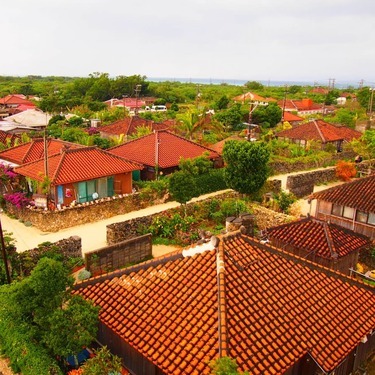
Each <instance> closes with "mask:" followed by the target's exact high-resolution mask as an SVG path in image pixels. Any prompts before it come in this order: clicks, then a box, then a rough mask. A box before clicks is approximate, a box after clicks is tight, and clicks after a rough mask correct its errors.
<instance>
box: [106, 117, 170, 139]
mask: <svg viewBox="0 0 375 375" xmlns="http://www.w3.org/2000/svg"><path fill="white" fill-rule="evenodd" d="M141 126H142V127H148V128H150V129H151V131H154V130H167V129H169V128H170V124H169V123H167V122H165V123H155V122H154V121H152V120H146V119H144V118H142V117H138V116H132V117H126V118H124V119H122V120H117V121H115V122H114V123H112V124H109V125H106V126H102V127H100V128H99V131H100V132H102V133H107V134H112V135H121V134H124V135H131V134H134V133H136V131H137V128H138V127H141Z"/></svg>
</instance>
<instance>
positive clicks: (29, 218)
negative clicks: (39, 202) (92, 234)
mask: <svg viewBox="0 0 375 375" xmlns="http://www.w3.org/2000/svg"><path fill="white" fill-rule="evenodd" d="M145 207H147V203H145V202H142V201H141V199H140V196H139V194H138V193H136V194H131V195H124V196H121V197H114V198H105V199H99V200H97V201H93V202H90V203H83V204H79V205H76V206H74V207H65V208H63V209H61V210H56V211H44V210H42V209H37V208H34V209H29V208H23V209H22V210H19V209H16V208H15V207H14V206H13V205H11V204H10V203H8V202H7V204H6V211H7V212H8V213H10V214H11V215H14V216H16V217H17V219H19V220H21V221H22V222H24V223H30V224H32V225H33V226H35V227H37V228H38V229H40V230H41V231H43V232H57V231H59V230H60V229H64V228H69V227H72V226H75V225H80V224H85V223H92V222H96V221H99V220H103V219H108V218H110V217H112V216H116V215H122V214H126V213H128V212H131V211H134V210H139V209H142V208H145Z"/></svg>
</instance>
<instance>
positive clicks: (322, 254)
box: [267, 217, 371, 275]
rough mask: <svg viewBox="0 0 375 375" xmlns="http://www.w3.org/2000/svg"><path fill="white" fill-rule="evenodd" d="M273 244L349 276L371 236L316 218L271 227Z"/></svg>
mask: <svg viewBox="0 0 375 375" xmlns="http://www.w3.org/2000/svg"><path fill="white" fill-rule="evenodd" d="M267 238H268V240H269V241H270V243H271V244H272V245H273V246H276V247H278V248H280V249H283V250H285V251H288V252H291V253H292V254H294V255H297V256H300V257H302V258H305V259H309V260H311V261H312V262H315V263H319V264H320V265H322V266H324V267H328V268H331V269H333V270H336V271H340V272H342V273H344V274H347V275H349V274H350V269H351V268H352V269H355V266H356V264H357V263H358V258H359V252H360V251H362V250H363V249H366V248H368V247H369V246H370V245H371V242H370V240H369V238H368V237H366V236H363V235H361V234H357V233H355V232H353V231H351V230H349V229H346V228H343V227H340V226H338V225H335V224H332V223H329V222H326V221H321V220H318V219H315V218H312V217H309V218H306V219H302V220H298V221H293V222H291V223H288V224H283V225H279V226H277V227H272V228H267Z"/></svg>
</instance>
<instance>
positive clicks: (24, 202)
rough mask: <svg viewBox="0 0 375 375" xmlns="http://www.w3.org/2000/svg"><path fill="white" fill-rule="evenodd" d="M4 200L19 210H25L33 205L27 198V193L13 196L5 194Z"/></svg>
mask: <svg viewBox="0 0 375 375" xmlns="http://www.w3.org/2000/svg"><path fill="white" fill-rule="evenodd" d="M4 199H5V200H6V201H7V202H9V203H11V204H13V205H14V206H16V207H17V208H23V207H26V206H28V205H32V202H31V201H30V199H29V198H27V197H26V195H25V193H21V192H20V191H18V192H16V193H12V194H5V195H4Z"/></svg>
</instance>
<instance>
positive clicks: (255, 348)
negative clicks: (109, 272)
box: [75, 234, 375, 375]
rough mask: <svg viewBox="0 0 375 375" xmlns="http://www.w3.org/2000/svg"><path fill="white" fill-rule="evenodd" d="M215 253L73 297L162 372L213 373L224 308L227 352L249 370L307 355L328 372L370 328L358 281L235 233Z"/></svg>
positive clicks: (127, 275)
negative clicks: (91, 306) (90, 303)
mask: <svg viewBox="0 0 375 375" xmlns="http://www.w3.org/2000/svg"><path fill="white" fill-rule="evenodd" d="M218 251H219V252H221V256H220V257H219V258H218V257H217V253H216V251H206V252H203V253H202V254H199V255H195V256H192V257H188V258H183V257H182V254H181V255H180V256H175V257H174V258H173V259H171V258H170V259H171V260H168V258H164V259H163V262H160V261H159V260H157V259H155V260H154V261H149V262H147V263H145V264H144V265H143V267H144V268H143V270H142V271H138V272H133V271H132V270H133V269H132V268H131V269H129V270H124V271H123V274H122V276H118V277H114V278H113V279H112V280H111V279H105V280H104V281H102V282H98V283H95V280H94V281H90V280H89V281H87V282H82V283H80V284H77V285H76V292H75V293H79V294H81V295H82V296H83V297H85V298H88V299H92V295H95V296H96V298H94V303H95V304H96V305H99V306H101V307H102V309H101V310H100V319H101V321H102V322H104V323H105V324H106V325H107V326H108V327H109V328H111V329H113V330H114V331H115V332H117V333H118V335H120V336H121V337H122V338H123V339H124V340H125V341H128V342H129V343H130V344H131V345H132V346H133V347H134V348H135V349H136V350H137V351H139V352H140V353H141V354H142V355H143V356H145V357H146V358H148V360H150V361H152V362H153V363H155V364H156V365H157V366H158V367H160V368H161V369H163V371H164V372H165V373H166V374H177V373H184V374H209V373H210V369H209V368H208V365H207V363H208V361H210V360H212V359H214V358H217V356H218V354H219V352H218V350H219V333H218V321H222V320H221V319H222V317H221V314H222V313H225V314H226V323H225V329H226V331H225V332H226V333H227V339H226V340H225V345H227V347H228V349H229V353H230V356H231V357H233V358H236V359H237V363H238V364H239V366H240V369H241V371H245V370H246V371H249V372H250V373H251V374H254V375H260V374H279V373H283V372H285V371H287V370H288V369H289V368H290V367H291V366H293V364H295V363H296V362H297V361H299V360H300V359H301V358H302V357H304V356H305V355H306V354H307V353H310V354H311V355H312V357H313V358H314V360H315V361H316V362H317V363H318V364H319V365H320V366H321V367H322V368H323V370H324V371H326V372H330V371H332V370H334V369H335V367H336V366H337V365H338V364H339V363H340V362H341V361H342V360H343V359H344V358H345V356H347V355H348V354H349V353H350V352H352V351H353V349H354V348H355V347H356V346H357V345H358V344H359V342H360V340H361V338H363V337H364V336H366V335H367V334H369V333H370V332H371V331H372V330H373V329H374V328H375V314H374V313H375V307H374V306H375V296H374V294H373V293H372V292H371V291H368V290H366V289H365V288H363V287H361V284H360V283H359V282H356V281H354V280H352V279H349V278H348V277H345V276H343V275H339V274H338V273H335V272H334V271H330V270H328V269H325V268H322V267H320V266H318V265H313V264H312V263H311V262H308V261H306V260H302V258H295V257H293V256H292V255H290V254H286V253H283V252H281V251H279V250H277V249H275V248H273V247H271V246H266V245H262V244H260V243H259V242H257V241H255V240H253V239H250V238H249V237H246V236H243V235H239V234H237V235H231V236H228V237H224V238H223V239H222V241H221V244H220V245H219V250H218ZM238 252H241V253H242V256H241V263H238V262H237V261H235V257H236V256H237V255H238ZM218 259H219V260H220V262H221V261H223V262H224V263H221V264H222V265H223V268H220V269H221V271H220V272H219V275H222V276H224V279H225V280H224V284H223V285H224V289H223V290H221V292H223V291H224V292H225V306H222V307H223V309H224V310H223V311H221V312H219V309H218V292H219V289H218V282H217V270H218V265H217V262H218ZM246 259H248V261H247V262H246ZM116 275H118V274H116ZM194 276H196V277H194ZM93 282H94V283H93ZM113 291H116V292H115V293H113ZM108 296H109V298H107V297H108ZM220 297H222V296H221V295H220ZM120 298H122V303H121V305H120V304H119V305H114V302H115V301H118V300H119V299H120ZM219 300H220V299H219ZM156 301H157V303H155V302H156ZM120 306H121V307H123V308H125V311H126V312H125V313H123V315H121V316H122V320H121V323H122V325H123V328H122V329H121V331H119V330H118V328H117V327H118V326H116V325H115V323H114V322H115V321H116V319H114V316H115V314H116V312H118V311H119V309H120ZM166 312H167V313H166ZM168 313H169V314H168ZM219 314H220V316H219ZM121 316H120V318H119V319H121ZM150 316H151V317H152V320H150V319H149V318H150ZM219 318H220V319H219ZM126 319H128V320H126ZM150 337H151V338H152V341H151V340H150ZM223 337H224V336H222V337H221V338H223Z"/></svg>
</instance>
